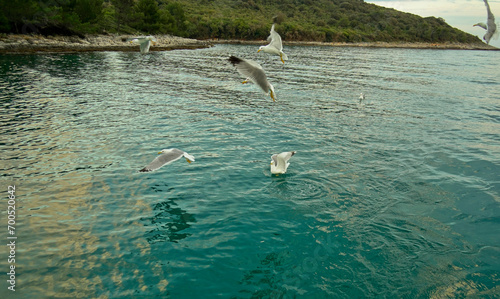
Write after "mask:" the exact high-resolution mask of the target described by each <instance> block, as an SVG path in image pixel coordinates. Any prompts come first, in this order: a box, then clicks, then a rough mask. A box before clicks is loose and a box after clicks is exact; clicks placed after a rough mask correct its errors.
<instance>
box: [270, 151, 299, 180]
mask: <svg viewBox="0 0 500 299" xmlns="http://www.w3.org/2000/svg"><path fill="white" fill-rule="evenodd" d="M295 153H296V152H295V151H293V152H282V153H281V154H274V155H272V156H271V173H272V174H280V173H285V172H286V170H287V168H288V166H290V163H288V160H290V158H291V157H292V156H293V155H295Z"/></svg>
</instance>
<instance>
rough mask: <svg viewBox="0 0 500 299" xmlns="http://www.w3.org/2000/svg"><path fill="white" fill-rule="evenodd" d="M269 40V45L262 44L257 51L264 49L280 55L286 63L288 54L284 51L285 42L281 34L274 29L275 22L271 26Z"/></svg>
mask: <svg viewBox="0 0 500 299" xmlns="http://www.w3.org/2000/svg"><path fill="white" fill-rule="evenodd" d="M267 41H268V42H269V45H267V46H260V48H259V50H258V51H257V53H259V52H260V51H264V52H266V53H269V54H276V55H279V56H280V58H281V62H283V63H285V60H287V59H288V56H286V54H285V53H283V43H282V41H281V36H280V35H279V34H278V32H276V31H274V24H273V26H272V27H271V34H269V37H268V38H267Z"/></svg>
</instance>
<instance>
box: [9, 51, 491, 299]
mask: <svg viewBox="0 0 500 299" xmlns="http://www.w3.org/2000/svg"><path fill="white" fill-rule="evenodd" d="M285 50H286V52H287V54H288V56H289V58H290V60H289V61H287V63H286V64H285V65H284V66H283V65H282V64H281V62H280V61H279V58H278V57H273V56H268V55H267V54H265V53H259V54H257V53H256V48H255V46H242V45H218V46H216V47H213V48H210V49H202V50H178V51H170V52H152V53H149V54H148V55H141V54H139V53H116V52H102V53H85V54H54V55H4V56H0V74H1V77H0V88H1V89H2V93H1V96H0V103H1V105H2V109H1V110H0V135H1V136H2V142H1V145H2V155H1V168H2V172H1V173H2V174H1V177H0V179H1V186H2V188H3V189H4V190H5V191H4V194H5V195H6V196H5V198H6V197H7V196H8V193H7V186H9V185H15V186H16V193H15V195H16V200H17V204H16V208H17V209H16V213H17V214H16V216H17V218H16V236H17V237H18V239H17V240H16V244H17V246H16V262H15V266H16V270H17V271H16V292H15V295H16V298H35V297H36V298H55V297H77V298H124V297H131V298H132V297H133V298H136V297H137V296H148V297H167V298H168V297H170V298H210V297H222V298H294V297H297V298H299V297H300V298H359V297H378V298H384V297H392V298H394V297H398V298H403V297H405V298H406V297H408V298H428V297H437V298H443V297H465V296H473V295H477V296H482V297H484V298H493V297H495V296H496V295H497V294H498V292H499V275H500V260H499V259H500V239H499V238H498V235H499V233H500V226H499V224H500V205H499V203H500V191H499V190H500V189H499V187H500V180H499V173H500V134H499V133H500V78H499V76H498V75H499V72H498V70H499V69H500V53H498V52H491V51H488V52H484V51H455V50H410V49H369V48H330V47H287V48H286V49H285ZM229 55H238V56H240V57H245V58H251V59H254V60H256V61H258V62H260V63H261V64H262V65H263V67H264V69H265V70H266V72H267V74H268V78H269V80H270V81H271V83H272V84H273V85H274V87H275V90H276V94H277V97H278V100H277V101H276V102H272V100H271V99H270V98H269V97H268V96H266V95H264V94H263V93H262V92H260V91H259V89H258V88H257V87H256V86H253V85H252V84H245V85H242V84H241V83H240V82H241V81H242V79H244V78H241V77H240V76H239V74H238V73H237V72H236V71H235V70H234V68H233V67H232V66H231V65H230V64H229V62H227V58H228V57H229ZM360 92H363V93H365V94H366V101H365V102H364V103H361V104H359V103H358V96H359V93H360ZM168 147H177V148H180V149H183V150H185V151H187V152H188V153H190V154H192V155H194V156H195V158H196V161H195V162H194V163H191V164H188V163H185V162H184V161H183V160H179V161H176V162H174V163H172V164H170V165H168V166H165V167H164V168H161V169H160V170H158V171H156V172H153V173H139V172H138V170H139V169H141V168H142V167H143V166H145V165H146V164H147V163H149V162H150V161H151V160H152V159H153V158H154V157H155V156H156V153H157V152H158V151H159V150H161V149H163V148H168ZM290 150H295V151H297V154H296V155H295V156H294V157H293V158H292V159H291V160H290V162H291V165H290V167H289V169H288V172H287V174H285V175H279V176H273V175H271V174H270V172H269V163H270V156H271V155H272V154H274V153H279V152H281V151H290ZM5 202H6V201H5ZM1 211H2V213H1V221H2V222H1V223H2V225H4V226H6V225H7V224H6V223H7V203H4V204H3V207H2V208H1ZM4 231H5V232H4V234H3V235H4V238H6V237H7V236H8V234H7V231H6V230H4ZM1 254H2V255H1V259H0V267H1V269H2V272H7V271H8V269H9V268H8V267H9V266H10V265H11V264H10V263H8V258H7V254H8V253H7V252H6V251H4V250H3V249H2V251H1ZM6 279H8V276H7V275H4V279H3V280H2V281H3V283H2V284H1V289H0V294H1V295H2V298H5V297H4V296H5V295H12V292H11V291H9V290H8V289H7V286H8V285H7V283H6Z"/></svg>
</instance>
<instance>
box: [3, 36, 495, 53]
mask: <svg viewBox="0 0 500 299" xmlns="http://www.w3.org/2000/svg"><path fill="white" fill-rule="evenodd" d="M131 37H134V36H133V35H95V36H86V37H84V38H81V37H78V36H42V35H16V34H3V35H0V54H7V53H9V54H10V53H13V54H16V53H75V52H93V51H128V52H138V51H139V47H138V46H136V45H133V44H130V43H128V42H127V39H128V38H131ZM155 37H156V39H157V41H158V42H157V44H156V45H154V46H151V48H150V51H168V50H174V49H199V48H208V47H211V46H212V45H213V44H251V45H265V44H266V43H267V42H266V41H263V40H262V41H242V40H218V39H213V40H208V41H202V40H196V39H189V38H183V37H178V36H172V35H156V36H155ZM284 44H285V46H287V45H288V46H292V45H297V46H330V47H370V48H413V49H457V50H497V51H498V50H500V49H499V48H495V47H493V46H489V45H487V44H484V43H478V44H461V43H434V44H433V43H407V42H391V43H389V42H371V43H325V42H305V41H285V42H284Z"/></svg>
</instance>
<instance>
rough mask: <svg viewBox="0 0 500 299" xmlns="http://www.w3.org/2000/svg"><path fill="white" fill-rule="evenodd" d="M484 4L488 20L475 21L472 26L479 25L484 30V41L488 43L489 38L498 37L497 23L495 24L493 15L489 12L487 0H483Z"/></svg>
mask: <svg viewBox="0 0 500 299" xmlns="http://www.w3.org/2000/svg"><path fill="white" fill-rule="evenodd" d="M484 5H486V12H487V14H488V20H487V21H486V24H485V23H477V24H474V26H478V27H481V28H483V29H485V30H486V34H485V35H484V36H483V39H484V41H485V42H486V43H487V44H489V43H490V39H491V38H493V39H498V35H499V31H498V30H497V24H495V16H494V15H493V13H491V10H490V5H489V4H488V1H487V0H484Z"/></svg>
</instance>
